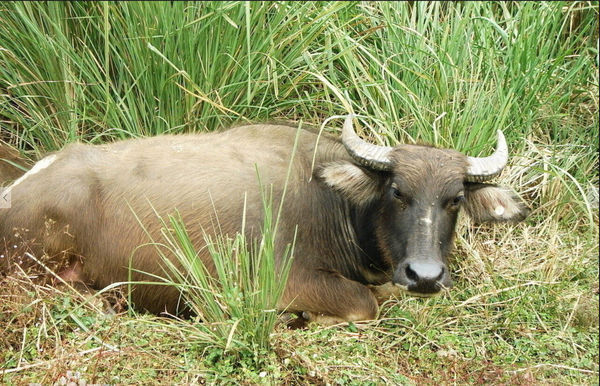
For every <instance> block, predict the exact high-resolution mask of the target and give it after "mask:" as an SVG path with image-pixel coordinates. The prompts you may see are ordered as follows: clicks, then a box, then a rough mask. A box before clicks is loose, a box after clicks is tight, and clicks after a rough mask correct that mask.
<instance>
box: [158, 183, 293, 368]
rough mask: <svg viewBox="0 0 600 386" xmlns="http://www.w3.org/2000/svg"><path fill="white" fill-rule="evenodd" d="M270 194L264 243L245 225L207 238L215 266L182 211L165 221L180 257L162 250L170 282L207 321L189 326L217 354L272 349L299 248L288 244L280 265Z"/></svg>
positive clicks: (265, 202)
mask: <svg viewBox="0 0 600 386" xmlns="http://www.w3.org/2000/svg"><path fill="white" fill-rule="evenodd" d="M268 196H269V197H267V195H266V194H263V208H264V221H263V225H262V234H261V236H260V237H259V238H258V239H253V240H248V239H247V237H246V236H245V235H244V229H243V228H244V227H242V230H241V231H240V232H239V233H237V234H235V235H217V236H211V235H208V234H205V235H204V238H205V241H206V247H207V248H208V251H209V252H210V256H211V257H212V261H211V262H203V261H202V260H201V259H200V258H199V257H198V253H197V251H196V249H195V248H194V245H193V244H192V242H191V240H190V237H189V234H188V232H187V230H186V228H185V225H184V223H183V221H182V219H181V216H180V215H179V214H178V213H177V214H175V215H169V216H168V222H167V221H163V229H162V233H163V236H164V239H165V241H166V243H165V245H166V246H167V247H168V249H169V250H170V251H171V253H172V254H173V256H174V257H175V259H171V258H169V256H166V254H165V253H164V252H163V251H161V249H160V248H157V249H158V250H159V253H160V254H161V256H162V258H163V261H164V263H165V266H166V267H167V269H166V271H167V275H168V276H169V281H170V282H171V283H172V284H173V285H175V286H177V288H178V289H179V290H180V292H181V294H182V297H183V299H185V303H186V306H187V307H188V308H189V309H190V310H191V311H192V312H193V313H194V314H195V315H197V317H198V319H199V320H200V321H201V323H196V324H193V325H192V324H185V325H184V328H192V329H194V330H196V331H197V333H198V337H199V338H200V340H202V341H204V342H207V343H209V344H211V345H213V346H216V347H217V348H218V349H219V350H216V351H215V350H213V351H212V352H213V353H214V352H218V353H221V354H231V353H233V354H234V355H235V356H244V357H247V356H248V354H249V353H252V354H253V355H254V356H256V357H257V356H258V355H257V354H260V353H264V352H265V351H266V350H267V349H268V348H269V336H270V334H271V332H272V331H273V328H274V327H275V324H276V322H277V318H278V315H279V312H278V310H277V306H278V302H279V299H280V297H281V295H282V294H283V291H284V289H285V285H286V282H287V277H288V273H289V269H290V267H291V262H292V252H293V247H292V245H288V246H287V248H286V249H285V252H284V254H283V256H281V258H280V260H279V261H280V262H281V263H280V264H279V265H277V264H276V258H275V238H276V226H275V224H273V213H272V210H271V200H270V195H268ZM209 267H210V268H209Z"/></svg>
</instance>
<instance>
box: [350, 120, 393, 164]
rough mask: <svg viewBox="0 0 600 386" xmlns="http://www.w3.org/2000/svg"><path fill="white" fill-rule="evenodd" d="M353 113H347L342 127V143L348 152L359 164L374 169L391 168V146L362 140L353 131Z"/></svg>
mask: <svg viewBox="0 0 600 386" xmlns="http://www.w3.org/2000/svg"><path fill="white" fill-rule="evenodd" d="M352 118H354V115H353V114H349V115H348V116H347V117H346V120H345V121H344V128H343V129H342V143H343V144H344V146H345V147H346V150H347V151H348V154H350V156H351V157H352V158H353V159H354V160H355V161H356V162H358V163H359V164H361V165H363V166H366V167H368V168H371V169H375V170H391V169H392V162H391V160H390V158H389V155H390V153H391V151H392V150H393V148H392V147H389V146H378V145H373V144H371V143H368V142H366V141H363V140H362V139H361V138H360V137H359V136H358V135H357V134H356V132H355V131H354V127H353V125H352Z"/></svg>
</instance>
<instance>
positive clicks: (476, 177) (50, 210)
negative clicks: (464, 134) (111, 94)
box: [0, 116, 528, 322]
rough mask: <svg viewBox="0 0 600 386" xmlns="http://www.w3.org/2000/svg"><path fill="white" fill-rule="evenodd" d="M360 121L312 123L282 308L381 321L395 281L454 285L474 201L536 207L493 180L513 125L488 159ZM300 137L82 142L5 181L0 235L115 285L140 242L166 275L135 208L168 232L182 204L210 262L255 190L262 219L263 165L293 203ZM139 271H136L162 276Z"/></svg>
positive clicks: (155, 290) (263, 128)
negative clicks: (458, 235) (166, 221)
mask: <svg viewBox="0 0 600 386" xmlns="http://www.w3.org/2000/svg"><path fill="white" fill-rule="evenodd" d="M353 119H354V118H353V117H352V116H348V117H347V118H346V119H345V122H344V125H343V130H342V137H341V140H339V139H337V138H334V137H331V136H328V135H323V136H321V137H320V138H319V136H318V133H316V132H313V131H310V130H301V131H300V132H299V134H298V135H299V137H298V140H297V151H296V153H295V156H294V159H293V164H292V167H291V171H292V172H291V176H290V179H289V183H288V193H287V195H286V197H285V199H284V204H283V212H282V218H283V221H282V223H280V227H279V229H278V242H277V246H276V248H277V249H278V251H279V252H282V251H283V248H284V247H285V246H286V245H287V244H288V243H289V242H290V241H291V240H292V237H293V235H294V232H295V228H296V226H297V227H298V228H297V232H298V233H297V238H296V242H295V253H294V261H293V264H292V268H291V271H290V276H289V280H288V283H287V287H286V290H285V292H284V295H283V297H282V299H281V301H280V307H281V308H282V309H283V308H287V309H288V310H289V311H293V312H297V313H301V314H303V315H304V317H306V318H310V319H314V320H317V321H324V322H327V321H342V320H345V321H355V320H366V319H372V318H374V317H375V316H376V312H377V308H378V305H377V298H378V296H380V295H382V293H384V292H385V291H384V290H382V289H385V288H387V289H390V288H392V289H402V290H404V291H408V292H410V293H414V294H417V295H431V294H435V293H439V292H440V291H441V290H442V289H445V288H449V287H451V285H452V284H451V278H450V272H449V271H448V266H447V261H446V260H447V256H448V254H449V252H450V250H451V248H452V246H453V237H454V229H455V224H456V219H457V215H458V212H459V209H460V208H461V207H462V208H464V210H465V212H466V213H467V214H468V215H469V216H471V217H472V218H473V219H474V220H475V221H476V222H485V221H519V220H522V219H524V218H525V216H526V215H527V212H528V209H527V207H526V205H525V204H524V203H523V201H522V200H521V199H520V198H519V197H518V196H516V195H515V194H514V193H512V192H511V191H510V190H508V189H505V188H502V187H499V186H496V185H491V184H486V183H483V181H485V180H487V179H489V178H492V177H494V176H496V175H498V174H499V173H500V171H501V170H502V169H503V168H504V166H505V165H506V162H507V158H508V151H507V146H506V142H505V139H504V136H503V135H502V132H501V131H498V143H497V149H496V150H495V152H494V154H493V155H491V156H489V157H485V158H474V157H469V156H465V155H463V154H461V153H459V152H457V151H455V150H448V149H439V148H435V147H431V146H422V145H406V144H402V145H398V146H396V147H384V146H377V145H373V144H370V143H368V142H366V141H364V140H362V139H361V138H360V137H359V136H358V135H357V134H356V132H355V130H354V128H353ZM296 135H297V128H295V127H291V126H286V125H247V126H240V127H236V128H232V129H229V130H226V131H222V132H213V133H203V134H189V135H162V136H156V137H151V138H143V139H129V140H125V141H120V142H115V143H111V144H105V145H86V144H80V143H75V144H70V145H68V146H67V147H65V148H64V149H63V150H61V151H59V152H56V153H54V154H51V155H49V156H47V157H46V158H44V159H42V160H41V161H39V162H38V163H37V164H36V165H34V167H33V168H32V169H31V170H30V171H29V172H28V173H26V174H25V175H23V176H21V177H20V178H19V179H17V180H16V181H15V182H13V184H12V185H10V186H9V187H8V188H7V189H5V191H4V193H5V194H6V193H7V192H9V193H10V195H11V206H10V208H4V209H0V238H1V237H5V238H6V239H7V240H8V241H7V242H8V243H9V244H10V243H12V242H14V240H13V238H14V236H15V234H19V236H20V237H22V235H23V232H25V233H26V234H27V237H28V238H29V239H31V240H35V241H36V242H35V243H34V245H36V246H37V250H35V248H36V247H34V251H35V253H37V254H42V253H44V254H46V255H48V256H63V258H64V257H65V256H67V257H68V259H70V260H69V261H70V266H69V268H68V269H67V270H66V271H64V272H62V273H61V274H62V275H63V277H64V278H66V279H68V280H80V281H83V282H84V283H86V284H88V285H89V286H91V287H93V288H103V287H105V286H107V285H109V284H111V283H114V282H121V281H127V280H128V265H129V260H130V257H131V256H132V254H133V259H132V268H134V269H135V270H137V271H143V272H149V273H152V274H156V275H161V274H163V271H162V270H161V268H160V264H159V257H158V255H157V251H156V249H155V247H153V246H142V247H139V246H140V245H142V244H144V243H146V242H148V234H147V233H145V231H144V230H143V229H142V227H141V226H140V225H139V222H138V220H137V219H136V217H135V216H137V218H139V219H140V220H141V222H142V223H143V224H144V226H145V227H146V229H147V230H148V232H149V233H150V234H151V235H154V238H155V239H157V238H159V237H160V236H159V235H160V228H161V224H160V223H159V221H158V219H157V216H156V213H158V214H159V215H163V216H164V215H166V214H169V213H173V211H174V210H175V209H177V210H178V211H179V212H180V214H181V216H182V219H183V221H184V222H185V224H186V226H187V228H188V230H189V232H190V236H191V239H192V241H193V242H194V244H195V246H196V247H197V249H198V250H199V251H200V252H199V256H200V258H201V259H203V261H205V262H206V263H207V264H209V262H210V256H209V254H208V252H207V250H206V249H207V248H203V246H204V243H205V239H204V237H203V232H207V233H209V234H214V233H216V232H217V231H218V232H222V233H224V234H231V235H232V234H234V233H235V232H237V231H240V229H241V218H242V212H243V208H244V198H245V197H246V202H247V206H246V231H247V232H250V233H251V232H253V230H256V229H260V226H261V224H262V216H263V207H262V201H261V193H260V188H259V184H258V181H257V177H256V174H257V173H256V168H257V169H258V173H259V175H260V177H261V181H262V184H263V185H267V184H272V185H273V189H274V194H273V196H274V200H275V202H274V205H275V206H274V207H277V206H278V205H279V201H278V197H280V196H281V193H282V188H283V186H284V181H285V178H286V173H287V170H288V165H289V162H290V156H291V152H292V148H293V146H294V141H295V138H296ZM313 159H314V161H313ZM0 177H1V176H0ZM155 211H156V213H155ZM134 213H135V216H134ZM215 224H218V226H217V225H215ZM137 271H136V272H134V273H133V277H132V279H133V280H136V281H138V280H139V281H141V280H148V279H149V277H148V276H146V275H144V274H142V273H140V272H137ZM386 283H388V284H386ZM389 283H393V284H394V285H391V284H389ZM384 295H385V293H384ZM132 299H133V302H134V304H135V306H136V307H138V308H141V309H146V310H148V311H151V312H155V313H160V312H161V311H165V310H166V311H168V312H171V313H174V312H177V306H178V304H179V293H178V292H177V290H176V289H174V288H171V287H165V286H153V285H144V286H138V287H136V288H135V290H134V291H133V294H132Z"/></svg>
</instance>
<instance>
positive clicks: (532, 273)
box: [0, 1, 600, 384]
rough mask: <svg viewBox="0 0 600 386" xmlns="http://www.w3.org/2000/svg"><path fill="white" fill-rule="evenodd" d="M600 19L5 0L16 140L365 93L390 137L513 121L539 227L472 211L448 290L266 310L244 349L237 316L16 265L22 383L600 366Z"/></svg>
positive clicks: (13, 299)
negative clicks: (134, 301) (302, 309)
mask: <svg viewBox="0 0 600 386" xmlns="http://www.w3.org/2000/svg"><path fill="white" fill-rule="evenodd" d="M598 27H599V26H598V2H597V1H592V2H583V1H576V2H410V3H409V2H360V3H359V2H256V3H255V2H197V3H196V2H125V3H106V2H102V3H101V2H98V3H93V2H73V3H55V2H44V3H41V2H34V3H24V2H3V3H0V140H2V141H5V142H7V143H10V144H11V145H13V146H15V147H16V148H18V149H19V150H20V151H21V152H22V153H23V154H24V155H25V156H27V157H30V158H33V159H36V158H38V157H40V156H41V155H42V154H43V153H45V152H47V151H52V150H55V149H59V148H61V147H63V146H64V145H65V144H66V143H69V142H72V141H75V140H81V141H86V142H92V143H102V142H107V141H113V140H118V139H120V138H128V137H133V136H146V135H155V134H160V133H167V132H169V133H180V132H191V131H205V130H216V129H221V128H223V127H226V126H227V125H230V124H232V123H235V122H240V121H251V122H254V121H261V120H268V119H287V120H292V121H300V120H302V121H303V122H307V123H312V124H317V125H318V124H320V123H322V122H323V120H324V119H326V118H328V117H330V116H332V115H339V114H345V113H346V112H348V111H353V112H355V113H357V114H361V115H363V116H365V117H368V118H367V119H366V120H365V121H364V122H365V123H368V124H369V125H368V126H366V127H364V128H363V134H364V137H370V138H371V140H372V141H374V142H376V143H386V144H392V145H393V144H396V143H399V142H409V143H411V142H428V143H433V144H436V145H439V146H443V147H453V148H456V149H457V150H460V151H463V152H468V153H469V154H471V155H484V154H488V153H489V152H490V151H491V149H492V147H493V145H494V137H495V135H494V133H495V130H496V129H497V128H502V129H503V130H504V133H505V135H506V137H507V140H508V142H509V149H510V152H511V158H510V160H509V167H507V168H506V169H505V172H504V173H503V175H502V176H501V177H500V178H499V183H502V184H508V185H511V186H513V187H514V188H515V189H516V190H517V191H519V192H520V193H521V194H522V195H523V196H524V197H525V198H526V200H527V202H528V203H529V204H530V205H531V207H532V209H533V211H532V214H531V216H530V217H529V218H528V219H527V220H526V221H525V222H524V223H522V224H518V225H495V226H474V225H473V224H471V223H470V222H469V220H468V219H467V218H461V220H460V222H459V225H458V229H457V241H456V243H457V247H456V250H455V251H454V253H453V257H452V259H453V260H452V268H453V272H454V279H455V288H453V289H452V291H450V292H449V294H448V295H445V296H443V297H436V298H431V299H418V298H413V297H410V296H402V297H400V298H399V299H391V300H390V301H389V302H387V303H386V304H385V305H384V306H383V307H382V308H381V315H380V319H379V320H377V321H373V322H370V323H357V324H351V325H340V326H334V327H328V328H322V327H314V326H313V327H310V328H309V329H307V330H293V331H289V330H286V329H285V328H283V326H277V327H275V328H274V330H272V326H273V323H274V319H272V318H271V317H272V316H271V315H272V314H268V315H267V314H264V315H262V316H265V317H268V318H270V319H269V320H268V321H266V324H264V325H263V326H258V325H251V324H248V325H246V326H242V322H241V321H240V322H239V323H238V326H237V327H236V333H237V332H240V333H241V334H242V335H243V333H244V332H249V331H253V329H255V330H256V334H258V335H261V336H262V337H261V338H260V340H258V341H260V342H268V344H266V343H265V344H263V343H261V344H260V345H258V346H255V347H252V344H250V343H248V342H252V340H247V341H240V342H246V343H243V344H242V345H241V346H239V347H245V348H244V349H235V350H230V348H231V346H228V345H227V342H228V340H227V338H228V337H229V335H227V334H228V333H229V332H230V331H232V329H231V328H232V325H233V324H234V323H236V319H235V318H231V319H228V318H227V317H226V315H224V314H219V315H218V316H217V317H216V319H215V320H216V321H218V320H219V318H222V319H224V320H226V324H224V326H225V327H224V330H223V331H222V333H220V335H218V336H217V337H215V336H210V337H206V339H204V338H202V337H203V336H205V335H206V334H204V335H203V332H202V331H201V327H199V325H198V323H196V322H195V321H178V320H174V319H166V318H158V317H155V316H151V315H145V314H133V313H132V314H125V315H119V316H113V317H109V316H105V315H103V314H102V313H101V312H98V309H99V307H101V306H99V305H98V304H97V302H96V300H97V298H93V299H91V300H90V299H89V297H86V296H84V295H81V294H79V293H78V292H76V291H73V290H71V289H67V288H64V287H48V286H43V285H41V283H39V282H36V281H35V280H32V278H31V277H32V275H33V274H35V273H36V268H35V267H33V268H31V269H30V270H29V271H26V272H23V271H20V270H18V269H16V268H15V270H14V272H11V273H10V275H9V276H8V277H6V278H4V279H2V282H1V283H0V336H1V337H0V371H2V370H6V371H5V372H4V373H2V372H0V383H9V384H22V383H27V382H41V383H44V384H48V383H52V382H57V381H60V379H61V377H65V379H66V378H68V377H67V375H68V376H69V377H70V378H71V379H77V378H80V379H83V380H85V381H87V382H88V383H128V384H136V383H158V382H159V383H200V382H202V381H208V382H218V383H226V382H231V383H240V382H242V383H250V384H253V383H296V382H301V383H342V384H364V383H367V384H382V383H401V384H404V383H406V384H420V383H442V384H450V383H472V384H477V383H505V384H506V383H510V384H521V383H538V384H545V383H575V384H597V383H598V382H599V378H598V369H599V352H598V345H599V337H598V275H599V274H598V146H599V142H598V141H599V136H600V133H599V124H598V104H599V102H598ZM340 125H341V122H339V120H338V121H336V120H333V121H331V123H329V124H328V126H327V127H326V129H327V130H328V131H330V132H339V130H340ZM240 221H241V219H240ZM165 225H168V227H170V228H172V229H176V230H178V231H177V234H171V236H173V237H175V238H171V239H170V240H171V241H173V242H174V244H173V245H172V246H173V247H176V246H177V245H178V246H179V247H181V246H182V245H185V243H180V241H182V240H185V233H184V232H183V228H181V227H179V225H181V224H179V223H178V222H177V221H175V222H173V223H171V222H170V221H169V222H168V223H166V224H165ZM264 237H265V238H266V239H268V238H269V237H270V236H269V235H268V232H266V236H264ZM178 241H179V242H178ZM213 241H218V240H213ZM242 242H243V240H241V239H234V240H229V241H227V240H221V242H218V243H216V244H215V250H214V252H215V253H225V254H230V252H231V249H232V248H234V247H236V246H238V245H241V243H242ZM267 244H268V243H267ZM250 250H252V246H250ZM182 251H183V252H185V253H183V254H182V256H183V257H186V256H187V257H190V256H193V255H191V254H189V253H193V251H188V250H184V249H182ZM258 255H260V253H259V254H258ZM244 256H245V257H244V258H250V256H257V254H256V253H255V254H249V255H247V256H246V255H244ZM24 259H26V257H24ZM201 277H202V276H200V278H201ZM269 280H270V279H269ZM234 282H235V281H231V282H230V283H234ZM194 285H195V284H193V285H192V286H191V287H193V286H194ZM216 285H217V286H224V285H225V287H222V288H223V289H226V285H227V283H217V284H216ZM270 285H274V283H272V282H271V284H270ZM260 288H264V287H260ZM223 293H227V290H225V291H221V292H217V291H214V293H213V294H211V295H210V296H221V295H222V294H223ZM198 296H204V295H202V294H198ZM86 299H87V300H86ZM246 300H248V301H251V299H250V298H248V299H246ZM261 301H265V302H268V301H270V300H269V299H267V300H261ZM262 304H266V303H262ZM244 307H246V306H244ZM248 307H249V309H253V307H254V309H256V308H260V306H253V305H250V306H248ZM244 309H247V308H244ZM215 312H217V313H218V312H220V311H219V310H215ZM257 317H258V316H257ZM256 323H259V322H256ZM259 330H260V331H259ZM271 331H272V332H271ZM269 332H271V334H270V336H268V337H265V334H268V333H269ZM224 334H225V335H224ZM240 336H241V335H240ZM223 339H224V340H223ZM232 339H233V338H232ZM235 339H237V335H236V337H235ZM240 339H241V338H240ZM223 344H225V345H223ZM239 347H238V348H239ZM226 349H227V350H226ZM67 372H68V374H67Z"/></svg>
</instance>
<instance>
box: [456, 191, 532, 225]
mask: <svg viewBox="0 0 600 386" xmlns="http://www.w3.org/2000/svg"><path fill="white" fill-rule="evenodd" d="M465 209H466V210H467V212H468V213H469V215H470V216H471V217H472V218H473V219H475V220H476V221H477V222H485V221H510V220H522V219H523V218H524V217H525V216H526V215H527V212H528V209H527V207H526V206H525V204H524V203H523V202H522V200H521V198H519V196H517V195H516V194H515V193H514V192H512V191H511V190H510V189H506V188H503V187H500V186H485V187H483V188H480V189H477V190H475V191H472V192H470V193H468V194H467V201H466V203H465Z"/></svg>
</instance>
